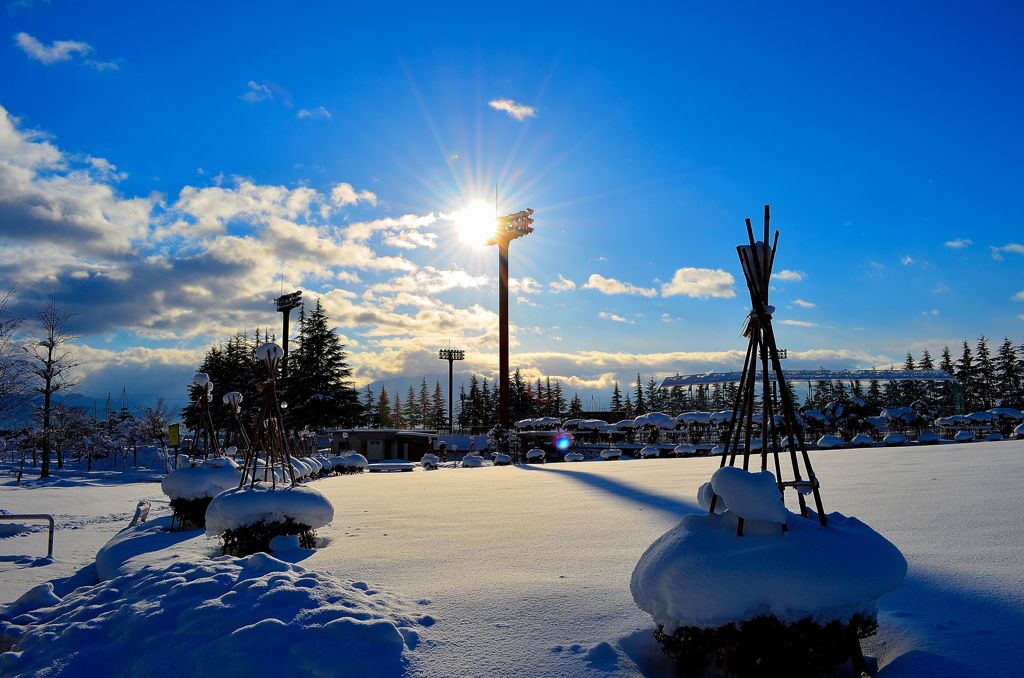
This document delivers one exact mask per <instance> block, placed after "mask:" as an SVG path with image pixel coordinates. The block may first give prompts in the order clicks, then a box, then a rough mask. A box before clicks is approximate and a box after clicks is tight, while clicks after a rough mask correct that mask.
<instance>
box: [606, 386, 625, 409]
mask: <svg viewBox="0 0 1024 678" xmlns="http://www.w3.org/2000/svg"><path fill="white" fill-rule="evenodd" d="M609 407H610V408H611V410H612V412H621V411H622V408H623V404H622V391H620V390H619V382H618V380H616V381H615V385H614V386H613V387H612V401H611V404H610V405H609Z"/></svg>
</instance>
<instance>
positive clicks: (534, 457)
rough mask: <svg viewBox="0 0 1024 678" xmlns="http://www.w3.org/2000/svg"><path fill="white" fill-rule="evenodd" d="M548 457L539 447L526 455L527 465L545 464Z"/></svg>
mask: <svg viewBox="0 0 1024 678" xmlns="http://www.w3.org/2000/svg"><path fill="white" fill-rule="evenodd" d="M547 456H548V455H547V453H546V452H545V451H544V450H542V449H540V448H539V447H535V448H533V449H532V450H530V451H529V452H527V453H526V463H527V464H543V463H544V462H545V460H546V459H547Z"/></svg>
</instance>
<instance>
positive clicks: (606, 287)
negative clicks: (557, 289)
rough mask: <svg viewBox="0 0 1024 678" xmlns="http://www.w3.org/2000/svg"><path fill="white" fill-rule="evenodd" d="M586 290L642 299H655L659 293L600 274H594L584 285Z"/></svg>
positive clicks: (651, 288) (650, 288)
mask: <svg viewBox="0 0 1024 678" xmlns="http://www.w3.org/2000/svg"><path fill="white" fill-rule="evenodd" d="M583 288H584V289H588V290H597V291H598V292H601V293H602V294H636V295H639V296H641V297H648V298H650V297H654V296H657V294H658V293H657V291H656V290H655V289H654V288H653V287H638V286H636V285H634V284H632V283H625V282H622V281H619V280H616V279H615V278H606V277H604V276H603V275H601V274H600V273H592V274H591V275H590V277H589V278H587V282H586V283H584V285H583Z"/></svg>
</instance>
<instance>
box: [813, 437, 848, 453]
mask: <svg viewBox="0 0 1024 678" xmlns="http://www.w3.org/2000/svg"><path fill="white" fill-rule="evenodd" d="M817 444H818V447H819V448H821V449H823V450H834V449H835V448H837V447H842V446H843V439H842V438H840V437H839V436H834V435H823V436H821V437H820V438H818V443H817Z"/></svg>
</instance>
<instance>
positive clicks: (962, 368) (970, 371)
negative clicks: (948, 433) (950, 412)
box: [953, 341, 977, 412]
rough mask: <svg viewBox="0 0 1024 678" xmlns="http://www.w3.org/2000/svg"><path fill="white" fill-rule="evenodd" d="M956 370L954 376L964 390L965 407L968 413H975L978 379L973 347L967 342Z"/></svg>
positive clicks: (957, 362)
mask: <svg viewBox="0 0 1024 678" xmlns="http://www.w3.org/2000/svg"><path fill="white" fill-rule="evenodd" d="M955 370H956V371H955V373H954V375H953V376H955V377H956V380H957V381H959V382H960V388H961V389H962V390H963V400H964V407H965V408H966V409H967V411H968V412H973V411H974V410H975V405H976V404H977V381H976V379H977V377H976V375H975V368H974V357H973V355H972V354H971V347H970V346H969V345H968V344H967V342H966V341H965V342H964V348H963V352H962V353H961V354H960V359H959V360H958V361H956V366H955Z"/></svg>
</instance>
